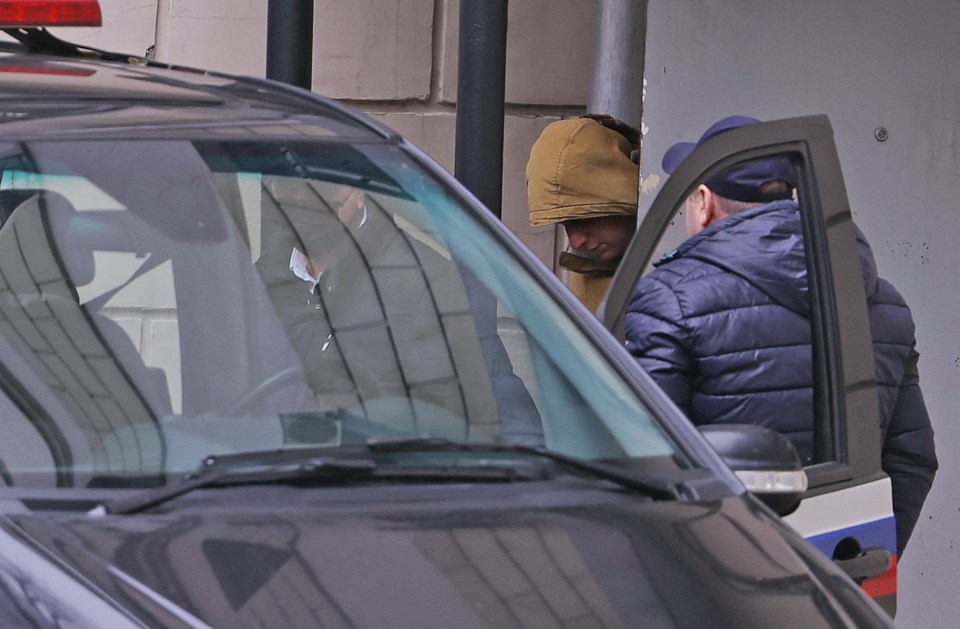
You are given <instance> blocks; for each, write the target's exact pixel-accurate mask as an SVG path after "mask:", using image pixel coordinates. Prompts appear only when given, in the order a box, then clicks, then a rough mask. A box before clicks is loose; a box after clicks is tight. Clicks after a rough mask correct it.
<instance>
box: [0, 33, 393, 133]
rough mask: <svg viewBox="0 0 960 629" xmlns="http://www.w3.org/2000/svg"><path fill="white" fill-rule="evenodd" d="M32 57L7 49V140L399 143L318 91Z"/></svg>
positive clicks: (2, 67)
mask: <svg viewBox="0 0 960 629" xmlns="http://www.w3.org/2000/svg"><path fill="white" fill-rule="evenodd" d="M111 56H112V57H113V58H114V59H126V61H122V60H120V61H118V60H106V59H99V58H95V57H96V55H92V56H91V57H93V58H87V57H67V56H54V55H46V54H37V53H32V52H27V51H26V50H24V49H22V48H20V46H19V44H7V43H4V44H0V132H2V134H3V137H4V138H5V139H20V138H27V137H29V138H34V139H36V138H40V137H50V136H54V137H58V138H68V137H72V136H83V135H89V134H91V133H95V134H96V135H97V136H98V137H103V136H104V135H121V136H122V135H134V134H135V135H137V136H138V137H143V136H149V137H157V136H159V137H162V136H165V135H170V134H175V135H178V136H182V135H183V131H184V129H185V128H189V129H190V135H191V137H200V136H204V135H207V134H209V135H210V136H217V137H223V136H224V135H225V134H230V132H231V130H234V131H236V132H237V133H242V134H243V135H247V136H249V135H250V134H251V132H253V133H254V134H256V135H263V136H276V135H281V136H290V135H293V136H310V137H317V136H328V137H331V138H350V139H376V138H389V137H395V134H393V133H392V132H391V131H389V130H387V129H386V128H385V127H381V126H380V125H378V124H376V123H374V122H372V121H370V120H368V119H366V118H365V117H363V116H362V115H360V114H358V113H356V112H354V111H352V110H350V109H348V108H346V107H343V106H342V105H340V104H338V103H336V102H335V101H332V100H329V99H325V98H322V97H320V96H318V95H316V94H314V93H312V92H308V91H306V90H302V89H298V88H295V87H291V86H287V85H284V84H280V83H276V82H273V81H266V80H262V79H256V78H251V77H238V76H231V75H227V74H220V73H214V72H206V71H200V70H194V69H190V68H180V67H173V66H165V65H163V64H159V63H156V62H150V61H148V60H146V59H140V58H136V57H125V56H123V55H111Z"/></svg>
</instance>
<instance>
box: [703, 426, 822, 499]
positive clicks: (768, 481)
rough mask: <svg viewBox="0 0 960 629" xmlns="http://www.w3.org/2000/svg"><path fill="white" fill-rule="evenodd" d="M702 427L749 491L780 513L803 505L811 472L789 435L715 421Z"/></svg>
mask: <svg viewBox="0 0 960 629" xmlns="http://www.w3.org/2000/svg"><path fill="white" fill-rule="evenodd" d="M699 429H700V434H702V435H703V436H704V438H706V440H707V442H708V443H709V444H710V445H711V446H713V449H714V450H716V451H717V454H719V455H720V458H722V459H723V461H724V462H725V463H726V464H727V466H728V467H730V469H731V470H733V472H734V474H736V475H737V477H738V478H739V479H740V480H741V482H743V484H744V485H745V486H746V488H747V490H748V491H749V492H750V493H752V494H754V495H755V496H756V497H757V498H759V499H760V500H761V501H762V502H763V503H764V504H766V505H767V506H768V507H770V508H771V509H773V510H774V511H776V512H777V514H778V515H781V516H785V515H790V514H791V513H793V512H794V511H795V510H796V508H797V507H798V506H799V505H800V500H801V499H802V498H803V494H804V492H806V491H807V473H806V472H805V471H804V470H803V464H802V463H801V462H800V456H799V455H798V454H797V450H796V449H795V448H794V447H793V444H792V443H790V441H789V440H788V439H787V438H786V437H784V436H783V435H781V434H780V433H778V432H776V431H775V430H770V429H769V428H764V427H763V426H754V425H752V424H711V425H707V426H700V427H699Z"/></svg>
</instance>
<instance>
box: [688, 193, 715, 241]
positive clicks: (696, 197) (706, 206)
mask: <svg viewBox="0 0 960 629" xmlns="http://www.w3.org/2000/svg"><path fill="white" fill-rule="evenodd" d="M692 196H693V206H692V207H691V208H690V210H692V211H693V217H692V218H693V223H694V225H696V227H697V232H699V231H700V230H702V229H703V228H704V227H706V226H707V225H709V224H710V223H711V222H712V221H713V220H714V219H713V212H714V205H715V204H716V201H715V199H714V194H713V190H711V189H710V188H708V187H706V186H705V185H703V184H700V185H699V186H697V189H696V190H694V191H693V195H692Z"/></svg>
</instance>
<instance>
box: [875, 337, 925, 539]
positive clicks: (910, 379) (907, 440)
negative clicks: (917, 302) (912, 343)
mask: <svg viewBox="0 0 960 629" xmlns="http://www.w3.org/2000/svg"><path fill="white" fill-rule="evenodd" d="M917 358H918V354H917V351H916V350H915V349H911V352H910V358H909V359H908V361H907V365H906V369H905V371H904V376H903V381H902V383H901V385H900V391H899V394H898V396H897V402H896V405H895V406H894V410H893V416H892V417H891V419H890V424H889V426H888V428H887V434H886V438H885V439H884V443H883V454H882V462H881V465H882V467H883V471H885V472H886V473H887V474H888V475H889V476H890V482H891V484H892V486H893V511H894V515H895V516H896V520H897V551H898V554H901V555H902V554H903V549H904V548H905V547H906V545H907V540H908V539H909V538H910V534H911V533H912V532H913V528H914V526H915V525H916V523H917V519H918V518H919V517H920V509H921V507H922V506H923V501H924V500H925V499H926V497H927V493H928V492H929V491H930V486H931V485H932V484H933V477H934V475H935V474H936V471H937V467H938V463H937V454H936V450H935V448H934V443H933V428H932V427H931V426H930V416H929V415H928V414H927V405H926V403H925V402H924V401H923V393H922V392H921V390H920V378H919V375H918V372H917Z"/></svg>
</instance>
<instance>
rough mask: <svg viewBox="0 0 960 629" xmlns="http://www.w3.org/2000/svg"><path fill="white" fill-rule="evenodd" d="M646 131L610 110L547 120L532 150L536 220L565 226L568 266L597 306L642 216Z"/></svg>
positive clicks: (583, 295)
mask: <svg viewBox="0 0 960 629" xmlns="http://www.w3.org/2000/svg"><path fill="white" fill-rule="evenodd" d="M638 143H639V132H638V131H637V130H636V129H634V128H633V127H630V126H629V125H626V124H625V123H623V122H620V121H619V120H615V119H613V118H611V117H610V116H602V115H601V116H596V115H588V116H585V117H583V118H574V119H570V120H559V121H557V122H554V123H551V124H549V125H547V127H546V128H545V129H544V130H543V133H541V134H540V137H539V138H538V139H537V141H536V142H535V143H534V145H533V148H532V149H531V150H530V160H529V161H528V162H527V169H526V177H527V201H528V203H529V207H530V222H531V224H533V225H549V224H555V223H560V224H562V225H563V227H564V229H565V231H566V234H567V239H568V240H569V241H570V248H569V250H568V251H565V252H563V253H561V254H560V260H559V263H560V267H561V268H564V269H566V270H568V271H570V274H569V277H568V280H567V285H568V286H569V288H570V290H571V291H573V293H574V294H575V295H576V296H577V298H579V299H580V301H582V302H583V303H584V304H585V305H586V306H587V307H588V308H589V309H590V310H592V311H593V312H596V311H597V308H599V306H600V303H601V302H602V301H603V298H604V296H605V295H606V292H607V288H608V286H609V285H610V280H611V279H612V278H613V273H614V271H616V269H617V265H618V264H619V262H620V258H621V257H622V256H623V253H624V251H625V250H626V248H627V245H628V244H629V243H630V239H631V238H632V237H633V233H634V231H635V230H636V222H637V192H638V183H639V177H640V168H639V166H638V165H637V164H636V163H635V162H634V161H633V160H632V159H631V156H632V155H635V151H636V149H637V145H638Z"/></svg>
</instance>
